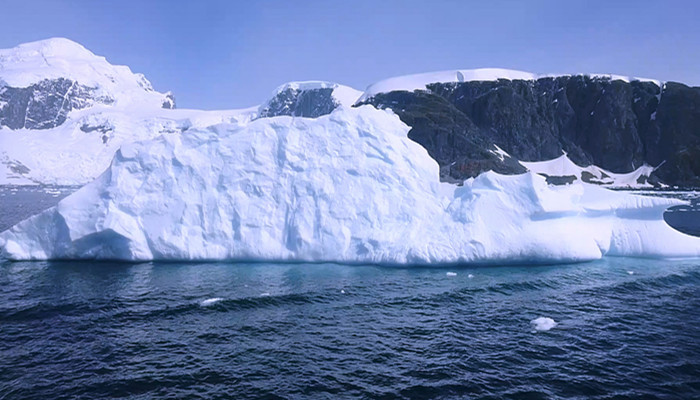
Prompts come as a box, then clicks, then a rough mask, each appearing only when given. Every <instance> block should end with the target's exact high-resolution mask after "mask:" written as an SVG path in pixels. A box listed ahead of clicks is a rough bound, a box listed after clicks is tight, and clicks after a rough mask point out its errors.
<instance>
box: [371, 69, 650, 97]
mask: <svg viewBox="0 0 700 400" xmlns="http://www.w3.org/2000/svg"><path fill="white" fill-rule="evenodd" d="M585 75H588V76H591V77H600V78H609V79H612V80H622V81H625V82H630V81H650V82H655V83H656V84H657V86H659V87H661V82H659V81H656V80H652V79H646V78H636V77H629V76H622V75H614V74H585ZM557 76H569V75H567V74H533V73H531V72H524V71H517V70H512V69H503V68H478V69H455V70H447V71H437V72H426V73H422V74H412V75H403V76H396V77H393V78H388V79H384V80H382V81H379V82H376V83H374V84H372V85H370V86H369V87H367V89H366V90H365V92H364V93H363V94H362V96H361V97H360V99H359V100H358V101H359V102H362V101H365V100H367V99H369V98H371V97H373V96H375V95H377V94H378V93H387V92H393V91H398V90H404V91H409V92H412V91H414V90H425V89H426V85H429V84H431V83H438V82H440V83H449V82H471V81H495V80H499V79H506V80H536V79H540V78H549V77H557Z"/></svg>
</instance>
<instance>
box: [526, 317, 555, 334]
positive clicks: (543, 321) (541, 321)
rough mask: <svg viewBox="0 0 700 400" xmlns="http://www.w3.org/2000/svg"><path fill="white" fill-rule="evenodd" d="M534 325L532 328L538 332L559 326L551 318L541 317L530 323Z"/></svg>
mask: <svg viewBox="0 0 700 400" xmlns="http://www.w3.org/2000/svg"><path fill="white" fill-rule="evenodd" d="M530 323H531V324H532V327H533V328H535V330H536V331H541V332H542V331H548V330H550V329H552V328H554V327H555V326H557V323H556V322H555V321H554V320H553V319H551V318H549V317H539V318H535V319H533V320H532V321H530Z"/></svg>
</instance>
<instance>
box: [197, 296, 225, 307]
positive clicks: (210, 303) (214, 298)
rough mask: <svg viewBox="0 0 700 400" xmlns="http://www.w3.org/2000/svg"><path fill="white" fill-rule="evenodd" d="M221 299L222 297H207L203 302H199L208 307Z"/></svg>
mask: <svg viewBox="0 0 700 400" xmlns="http://www.w3.org/2000/svg"><path fill="white" fill-rule="evenodd" d="M221 300H223V299H222V298H221V297H212V298H211V299H206V300H204V301H202V302H201V303H199V305H200V306H202V307H207V306H210V305H212V304H215V303H218V302H220V301H221Z"/></svg>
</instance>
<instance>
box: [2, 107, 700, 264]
mask: <svg viewBox="0 0 700 400" xmlns="http://www.w3.org/2000/svg"><path fill="white" fill-rule="evenodd" d="M408 130H409V127H408V126H406V125H405V124H404V123H402V122H401V121H400V120H399V118H398V117H397V116H396V115H394V114H393V113H391V112H390V111H380V110H376V109H374V108H372V107H371V106H362V107H359V108H346V107H340V108H339V109H337V110H336V111H334V112H333V113H332V114H330V115H326V116H323V117H320V118H317V119H307V118H292V117H275V118H263V119H259V120H256V121H253V122H251V123H250V124H246V125H245V126H241V125H227V124H219V125H215V126H212V127H210V128H208V129H190V130H187V131H185V132H184V133H182V134H170V135H164V136H161V137H159V138H156V139H153V140H148V141H143V142H139V143H134V144H129V145H125V146H123V147H122V148H121V149H120V150H119V151H118V152H117V154H116V156H115V158H114V160H113V161H112V164H111V166H110V167H109V169H108V170H107V171H106V172H105V173H104V174H102V175H101V176H100V177H99V178H98V179H97V180H95V181H94V182H92V183H90V184H88V185H87V186H85V187H83V188H82V189H80V190H79V191H77V192H76V193H74V194H73V195H71V196H69V197H67V198H66V199H64V200H63V201H61V202H60V203H59V204H58V205H57V206H56V207H54V208H52V209H49V210H47V211H45V212H44V213H42V214H39V215H37V216H34V217H32V218H30V219H28V220H26V221H24V222H22V223H20V224H18V225H16V226H15V227H13V228H11V229H10V230H8V231H5V232H3V233H2V234H0V247H1V248H2V252H3V255H4V256H5V257H7V258H11V259H82V258H101V259H118V260H130V261H132V260H133V261H136V260H154V259H155V260H266V261H292V260H293V261H337V262H348V263H387V264H413V263H417V264H430V263H461V262H465V263H524V262H568V261H584V260H592V259H597V258H600V257H602V256H605V255H620V256H644V257H697V256H699V255H700V238H695V237H691V236H687V235H684V234H682V233H680V232H677V231H675V230H673V229H672V228H670V227H669V226H668V225H667V224H666V223H665V222H664V220H663V211H664V209H666V208H667V207H669V206H672V205H676V204H681V202H679V201H678V200H673V199H663V198H653V197H641V196H633V195H629V194H624V193H619V192H612V191H609V190H606V189H603V188H600V187H596V186H593V185H588V184H582V183H577V184H572V185H567V186H560V187H554V186H549V185H547V184H546V182H545V179H544V178H543V177H541V176H539V175H536V174H534V173H527V174H523V175H518V176H502V175H498V174H495V173H485V174H482V175H481V176H479V177H477V178H476V179H473V180H469V181H467V182H465V184H464V185H463V186H455V185H450V184H446V183H440V182H439V173H438V172H439V171H438V165H437V163H436V162H435V161H434V160H432V159H431V158H430V156H429V155H428V153H427V152H426V151H425V150H424V149H423V148H422V147H421V146H420V145H418V144H416V143H414V142H413V141H411V140H410V139H408V138H407V132H408Z"/></svg>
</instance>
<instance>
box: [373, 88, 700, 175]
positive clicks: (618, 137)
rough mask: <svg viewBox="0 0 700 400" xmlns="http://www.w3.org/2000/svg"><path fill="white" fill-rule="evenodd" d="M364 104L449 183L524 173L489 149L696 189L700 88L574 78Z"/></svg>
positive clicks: (391, 95) (398, 95) (395, 96)
mask: <svg viewBox="0 0 700 400" xmlns="http://www.w3.org/2000/svg"><path fill="white" fill-rule="evenodd" d="M363 103H369V104H373V105H375V106H376V107H379V108H390V109H392V110H393V111H394V112H395V113H397V114H398V115H399V117H400V118H401V119H402V120H403V121H404V122H405V123H406V124H408V125H409V126H411V127H412V128H413V129H412V130H411V131H410V132H409V137H411V138H412V139H414V140H416V141H417V142H419V143H420V144H422V145H423V146H424V147H426V149H427V150H428V152H429V153H430V154H431V155H432V156H433V157H434V158H435V159H436V160H437V161H438V163H439V164H440V166H441V167H442V171H443V178H444V179H448V180H449V179H456V180H463V179H465V178H469V177H473V176H476V175H478V174H479V173H481V172H483V171H485V170H488V169H493V170H495V171H497V172H501V173H518V172H521V168H518V166H517V165H516V164H517V163H514V162H513V160H511V159H509V158H508V157H504V156H503V155H502V154H499V153H497V152H493V145H494V144H495V145H497V146H498V147H500V148H501V149H503V150H505V152H507V153H508V154H509V155H510V156H512V157H513V158H515V159H518V160H522V161H538V160H547V159H552V158H556V157H557V156H559V155H561V154H562V151H565V152H567V153H568V155H569V157H570V158H571V159H572V160H573V161H574V162H576V163H577V164H579V165H583V166H585V165H591V164H595V165H597V166H599V167H602V168H604V169H607V170H609V171H612V172H617V173H625V172H630V171H632V170H634V169H636V168H638V167H640V166H642V165H643V164H645V163H647V164H650V165H653V166H658V165H660V167H659V168H657V169H656V171H655V172H654V174H653V175H654V176H653V177H652V180H654V179H656V180H660V181H662V182H664V183H667V184H671V185H684V186H700V88H691V87H688V86H685V85H682V84H679V83H667V84H664V85H663V87H659V86H658V85H657V84H655V83H654V82H642V81H631V82H626V81H623V80H617V79H611V78H604V77H590V76H584V75H579V76H561V77H549V78H540V79H535V80H505V79H500V80H493V81H472V82H449V83H433V84H429V85H427V86H426V90H418V91H412V92H409V91H393V92H388V93H378V94H376V95H374V96H373V97H371V98H369V99H366V100H365V101H363Z"/></svg>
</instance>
